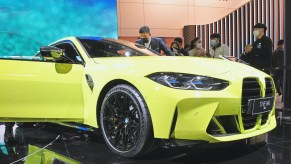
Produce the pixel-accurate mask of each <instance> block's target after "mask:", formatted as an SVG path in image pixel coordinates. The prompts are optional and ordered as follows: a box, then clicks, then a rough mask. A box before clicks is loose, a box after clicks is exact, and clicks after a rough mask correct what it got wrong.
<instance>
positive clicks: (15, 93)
mask: <svg viewBox="0 0 291 164" xmlns="http://www.w3.org/2000/svg"><path fill="white" fill-rule="evenodd" d="M23 51H25V50H23ZM0 66H1V69H0V88H1V91H0V121H1V122H7V121H15V122H55V123H62V124H66V125H69V124H71V125H72V124H73V123H78V125H82V126H79V127H82V128H84V127H94V128H99V129H100V130H101V132H102V134H103V137H104V139H105V141H106V143H107V145H108V146H109V148H110V149H111V150H112V151H113V152H114V153H115V154H117V155H119V156H123V157H129V158H130V157H138V156H142V155H145V154H146V153H148V152H149V151H151V150H152V148H153V147H154V145H155V143H156V141H157V140H161V139H162V140H163V141H171V142H172V143H174V144H176V145H185V144H195V143H218V142H227V141H235V140H242V139H246V138H251V137H254V136H258V135H261V134H264V133H266V132H268V131H270V130H272V129H274V128H275V127H276V120H275V111H274V109H275V104H274V96H275V88H274V82H273V80H272V78H271V77H270V76H269V75H267V74H265V73H263V72H261V71H259V70H257V69H254V68H252V67H250V66H247V65H244V64H240V63H236V62H231V61H225V60H221V59H213V58H196V57H175V56H169V57H168V56H159V54H157V53H155V52H154V51H152V50H150V49H147V48H146V47H144V46H142V45H139V44H135V43H131V42H128V41H123V40H116V39H103V38H97V37H68V38H64V39H61V40H59V41H56V42H54V43H52V44H51V45H50V46H44V47H41V48H40V52H39V53H37V54H36V55H34V56H32V57H23V56H2V57H1V59H0Z"/></svg>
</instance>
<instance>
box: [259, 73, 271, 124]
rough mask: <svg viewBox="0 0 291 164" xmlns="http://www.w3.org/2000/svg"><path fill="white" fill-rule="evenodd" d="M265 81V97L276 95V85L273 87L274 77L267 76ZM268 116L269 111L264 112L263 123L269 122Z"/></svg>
mask: <svg viewBox="0 0 291 164" xmlns="http://www.w3.org/2000/svg"><path fill="white" fill-rule="evenodd" d="M265 82H266V90H265V97H272V96H274V87H273V83H272V79H270V78H266V79H265ZM268 117H269V112H268V113H263V114H262V121H261V124H262V125H264V124H265V123H266V122H267V120H268Z"/></svg>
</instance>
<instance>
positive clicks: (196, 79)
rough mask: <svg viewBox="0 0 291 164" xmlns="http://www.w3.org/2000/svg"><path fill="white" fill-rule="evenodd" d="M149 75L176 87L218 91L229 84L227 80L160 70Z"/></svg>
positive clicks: (158, 81)
mask: <svg viewBox="0 0 291 164" xmlns="http://www.w3.org/2000/svg"><path fill="white" fill-rule="evenodd" d="M147 77H148V78H150V79H151V80H153V81H155V82H157V83H159V84H162V85H165V86H167V87H171V88H175V89H186V90H206V91H209V90H213V91H217V90H222V89H224V88H226V87H227V86H228V85H229V83H228V82H227V81H225V80H220V79H216V78H212V77H207V76H200V75H191V74H182V73H162V72H160V73H154V74H150V75H148V76H147Z"/></svg>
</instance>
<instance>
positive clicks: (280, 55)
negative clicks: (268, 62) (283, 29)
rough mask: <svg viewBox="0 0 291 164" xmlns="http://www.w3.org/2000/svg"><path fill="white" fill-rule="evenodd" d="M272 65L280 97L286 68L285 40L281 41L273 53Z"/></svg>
mask: <svg viewBox="0 0 291 164" xmlns="http://www.w3.org/2000/svg"><path fill="white" fill-rule="evenodd" d="M272 64H273V68H274V76H273V78H274V82H275V84H276V89H277V92H278V94H279V95H282V90H283V89H282V88H283V69H282V68H283V66H284V40H279V41H278V44H277V49H276V50H275V51H274V52H273V58H272Z"/></svg>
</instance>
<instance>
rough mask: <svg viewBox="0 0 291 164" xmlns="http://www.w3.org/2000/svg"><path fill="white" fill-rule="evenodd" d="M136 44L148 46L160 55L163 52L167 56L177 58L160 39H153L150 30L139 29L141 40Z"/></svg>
mask: <svg viewBox="0 0 291 164" xmlns="http://www.w3.org/2000/svg"><path fill="white" fill-rule="evenodd" d="M136 43H138V44H141V45H144V46H146V47H147V48H150V49H152V50H154V51H156V52H158V53H161V51H163V52H164V53H165V54H166V55H167V56H175V55H174V54H173V53H172V52H171V50H170V49H169V48H168V47H167V45H166V44H165V43H164V42H163V40H162V39H160V38H155V37H151V33H150V28H149V27H148V26H142V27H141V28H140V29H139V39H138V40H137V41H136Z"/></svg>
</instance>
